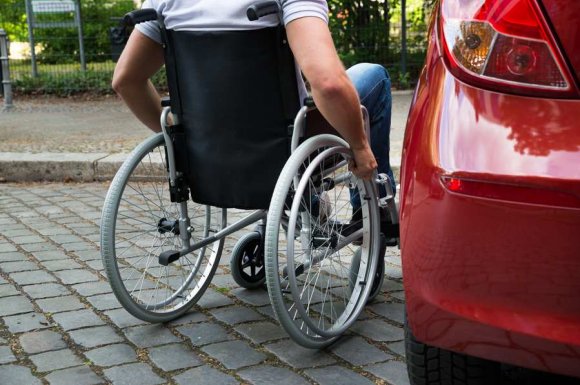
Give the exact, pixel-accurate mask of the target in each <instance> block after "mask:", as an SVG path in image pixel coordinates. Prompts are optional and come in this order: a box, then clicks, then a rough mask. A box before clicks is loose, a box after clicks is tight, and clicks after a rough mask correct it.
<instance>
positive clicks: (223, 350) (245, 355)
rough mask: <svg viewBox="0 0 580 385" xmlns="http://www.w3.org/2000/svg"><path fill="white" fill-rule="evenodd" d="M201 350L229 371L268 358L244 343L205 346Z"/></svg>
mask: <svg viewBox="0 0 580 385" xmlns="http://www.w3.org/2000/svg"><path fill="white" fill-rule="evenodd" d="M201 350H202V351H203V352H205V353H207V354H209V355H210V356H211V357H213V358H215V359H216V360H218V361H219V363H220V364H222V365H223V366H225V367H226V368H227V369H239V368H242V367H244V366H250V365H256V364H259V363H260V362H262V361H264V360H265V359H266V358H267V356H266V355H265V354H263V353H260V352H258V351H256V350H254V349H253V348H252V347H251V346H250V345H248V344H247V343H246V342H244V341H226V342H220V343H217V344H213V345H208V346H205V347H203V348H201Z"/></svg>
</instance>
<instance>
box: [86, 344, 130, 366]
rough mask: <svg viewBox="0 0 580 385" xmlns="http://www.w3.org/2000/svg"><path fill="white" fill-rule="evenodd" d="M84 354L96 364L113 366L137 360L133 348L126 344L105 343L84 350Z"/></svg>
mask: <svg viewBox="0 0 580 385" xmlns="http://www.w3.org/2000/svg"><path fill="white" fill-rule="evenodd" d="M85 356H86V357H87V358H88V359H89V360H90V361H91V362H92V363H93V364H95V365H97V366H105V367H106V366H114V365H121V364H126V363H129V362H135V361H137V355H136V354H135V351H134V350H133V348H132V347H131V346H129V345H126V344H114V345H107V346H103V347H101V348H96V349H92V350H89V351H88V352H85Z"/></svg>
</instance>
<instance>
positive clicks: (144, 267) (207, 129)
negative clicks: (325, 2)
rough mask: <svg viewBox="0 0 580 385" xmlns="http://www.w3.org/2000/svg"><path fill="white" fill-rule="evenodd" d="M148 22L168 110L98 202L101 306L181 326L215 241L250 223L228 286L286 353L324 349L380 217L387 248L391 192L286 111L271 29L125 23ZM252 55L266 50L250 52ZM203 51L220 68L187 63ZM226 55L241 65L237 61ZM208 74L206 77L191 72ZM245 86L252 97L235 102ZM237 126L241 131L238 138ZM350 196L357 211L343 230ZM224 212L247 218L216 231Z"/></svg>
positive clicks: (289, 78)
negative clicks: (264, 309)
mask: <svg viewBox="0 0 580 385" xmlns="http://www.w3.org/2000/svg"><path fill="white" fill-rule="evenodd" d="M277 12H279V6H278V3H277V2H275V1H267V2H264V3H260V4H257V5H255V6H252V7H250V9H248V17H249V18H250V19H259V18H261V17H264V16H267V15H270V14H273V13H277ZM150 20H158V22H159V24H160V28H161V32H162V37H163V41H164V49H165V63H166V71H167V77H168V85H169V94H170V98H169V99H164V100H163V102H162V104H163V106H164V108H163V113H162V116H161V124H162V128H163V132H162V133H158V134H155V135H153V136H151V137H149V138H148V139H146V140H145V141H144V142H142V143H141V144H140V145H139V146H138V147H137V148H135V149H134V150H133V152H132V153H131V154H130V155H129V157H128V158H127V159H126V161H125V162H124V163H123V164H122V166H121V167H120V169H119V170H118V172H117V174H116V175H115V177H114V179H113V181H112V182H111V185H110V188H109V191H108V193H107V196H106V199H105V203H104V206H103V211H102V219H101V254H102V259H103V264H104V267H105V270H106V273H107V276H108V279H109V282H110V285H111V287H112V289H113V292H114V294H115V295H116V297H117V299H118V300H119V302H120V303H121V304H122V306H123V307H124V308H125V309H126V310H127V311H128V312H129V313H131V314H132V315H133V316H135V317H137V318H139V319H141V320H145V321H147V322H167V321H170V320H173V319H175V318H177V317H179V316H181V315H183V314H184V313H186V312H187V311H188V310H189V309H191V308H192V306H194V305H195V304H196V302H197V301H198V300H199V299H200V298H201V296H202V295H203V293H204V291H205V290H206V289H207V288H208V286H209V285H210V283H211V280H212V277H213V276H214V273H215V271H216V269H217V267H218V264H219V261H220V257H221V253H222V251H223V247H224V239H225V237H226V236H228V235H231V234H232V233H234V232H236V231H239V230H240V229H243V228H244V227H246V226H248V225H252V224H254V223H255V224H256V225H255V230H254V231H252V232H250V233H248V234H246V235H244V236H242V237H241V238H240V239H239V241H238V242H237V244H236V245H235V246H234V248H233V250H232V257H231V262H230V269H231V273H232V276H233V278H234V280H235V281H236V282H237V283H238V284H239V285H240V286H242V287H245V288H248V289H254V288H258V287H262V286H263V285H264V284H265V285H266V287H267V290H268V294H269V298H270V301H271V304H272V306H273V310H274V313H275V316H276V318H277V319H278V321H279V322H280V324H281V326H282V327H283V328H284V329H285V330H286V331H287V333H288V334H289V335H290V337H291V338H292V339H293V340H294V341H295V342H297V343H298V344H300V345H302V346H304V347H307V348H313V349H317V348H322V347H325V346H327V345H329V344H331V343H332V342H334V341H335V340H336V339H338V338H339V337H340V335H341V334H343V333H344V332H345V331H346V330H347V329H348V328H349V327H350V326H351V325H352V324H353V323H354V321H355V320H356V319H357V317H358V316H359V314H360V312H361V311H362V309H363V307H364V306H365V304H366V303H367V301H368V300H369V298H373V297H374V296H376V295H377V294H378V293H379V291H380V285H381V284H382V279H383V276H384V263H383V260H382V258H383V255H384V252H385V247H386V243H385V234H382V233H381V230H380V220H381V216H383V219H384V217H385V216H386V217H387V218H388V219H389V222H390V229H391V233H390V234H387V235H388V236H389V237H390V238H396V239H398V213H397V207H396V204H395V199H394V191H393V188H392V187H391V186H392V185H391V181H390V180H389V178H388V176H386V175H382V174H381V175H376V176H375V178H374V180H372V181H365V180H360V179H357V178H356V177H355V176H354V175H353V174H352V173H351V172H349V170H348V162H349V160H350V159H351V152H350V150H349V147H348V144H347V143H346V142H345V141H344V140H343V139H342V138H341V137H340V136H339V135H338V134H337V133H336V132H335V131H334V130H333V129H332V127H330V126H329V125H328V124H327V123H325V122H324V121H323V119H322V118H321V115H320V114H319V113H318V112H317V110H316V107H315V105H314V103H313V102H312V99H310V98H306V100H305V101H304V103H303V105H300V103H299V101H300V99H299V94H298V91H297V90H298V87H297V84H296V81H297V80H296V79H297V76H296V71H295V66H294V59H293V56H292V54H291V51H290V49H289V47H288V44H287V41H286V37H285V31H284V28H283V27H282V26H280V25H279V26H278V27H272V28H268V31H262V30H257V31H251V32H247V33H243V32H242V33H229V32H228V33H226V34H225V35H223V34H220V33H210V34H209V36H208V34H207V33H201V34H196V33H195V32H183V31H180V32H176V31H171V30H166V29H165V27H164V26H163V20H160V19H159V18H158V15H157V13H156V12H155V11H154V10H151V9H142V10H138V11H133V12H131V13H129V14H127V15H126V16H125V22H126V23H127V24H133V25H134V24H136V23H139V22H144V21H150ZM247 34H250V35H251V36H249V38H246V37H244V36H245V35H247ZM224 36H225V37H224ZM216 39H218V40H216ZM228 39H229V40H230V42H229V43H228V42H227V41H228ZM240 39H241V40H240ZM263 39H264V41H267V42H266V43H264V41H262V40H263ZM223 41H226V42H225V43H223ZM216 42H217V43H216ZM222 44H226V47H224V46H223V45H222ZM228 44H229V46H227V45H228ZM252 44H254V45H256V50H255V51H253V48H252V47H251V46H252ZM263 44H272V47H273V48H272V50H266V51H268V52H266V53H264V49H263ZM246 45H247V46H246ZM214 48H215V51H214V53H215V54H216V55H218V56H219V55H221V54H218V53H217V52H222V53H223V52H227V55H226V56H227V58H226V59H225V62H224V60H222V59H215V60H214V59H212V58H209V59H208V56H211V55H188V52H203V51H200V50H204V49H209V50H212V49H214ZM224 48H226V50H224ZM238 50H239V51H240V54H241V55H242V56H247V57H249V60H238V59H239V58H237V57H236V55H237V53H235V52H234V51H238ZM231 55H234V59H232V56H231ZM264 55H265V56H264ZM191 56H197V58H196V59H192V58H191ZM214 58H215V56H214ZM192 60H193V61H192ZM195 60H197V61H199V62H197V61H195ZM216 61H217V62H218V63H217V64H216ZM216 65H217V66H218V67H219V68H220V69H221V71H219V72H220V74H219V76H213V77H212V76H211V74H210V75H208V74H207V72H205V71H206V70H208V71H209V72H210V73H211V72H214V73H215V72H216V71H215V68H212V67H215V66H216ZM211 70H213V71H211ZM245 70H248V71H250V72H249V73H235V72H236V71H245ZM232 71H233V72H234V74H233V75H232V76H229V74H230V72H232ZM256 76H257V77H258V78H257V79H256ZM224 77H225V78H227V79H224ZM192 78H193V79H192ZM212 78H213V80H212ZM208 79H209V80H208ZM232 81H241V82H246V84H245V85H242V86H233V85H232V84H231V83H230V82H232ZM212 82H214V83H215V84H214V83H212ZM224 82H225V84H224ZM248 85H251V86H252V87H253V88H252V90H253V91H251V95H250V96H248V97H244V95H245V92H248V90H247V89H244V88H245V87H247V86H248ZM254 87H255V88H256V89H254ZM214 93H217V94H216V95H214ZM276 95H282V97H281V98H279V97H277V96H276ZM208 100H209V102H208ZM216 101H218V102H217V103H216ZM239 103H241V104H242V106H240V105H239ZM216 105H217V107H216ZM256 105H257V106H258V107H257V110H256ZM248 108H249V109H252V108H254V110H250V111H248V110H247V109H248ZM362 109H363V116H364V118H365V125H366V129H367V132H368V130H369V124H368V116H367V114H366V110H364V107H362ZM231 110H235V112H234V113H231V114H230V111H231ZM170 113H171V115H172V124H170V123H169V119H168V117H169V115H170ZM240 116H241V117H243V118H244V119H243V121H244V122H245V121H246V119H247V120H249V121H250V122H249V123H248V124H247V125H246V126H244V127H241V126H240V124H242V123H240ZM264 121H266V123H263V122H264ZM311 122H318V123H317V124H314V123H312V124H311ZM320 122H322V123H320ZM242 125H243V124H242ZM222 126H223V127H222ZM272 127H274V128H275V129H272ZM220 129H222V131H219V130H220ZM234 131H235V133H234ZM232 135H233V136H236V135H238V136H237V137H236V138H233V139H232V138H231V136H232ZM246 137H249V139H246ZM208 140H209V141H210V142H211V141H214V142H215V143H214V142H211V143H207V141H208ZM240 147H242V148H241V149H240ZM248 159H250V160H251V162H250V163H248V162H246V161H247V160H248ZM280 170H281V171H280ZM379 188H382V189H384V191H385V194H384V196H383V197H379V193H378V191H379ZM353 194H359V196H360V201H361V207H360V212H358V213H357V214H358V218H359V220H358V221H357V222H352V221H351V219H352V218H353V217H354V216H355V213H353V212H352V206H351V204H350V199H351V196H352V195H353ZM381 195H383V194H381ZM227 208H240V209H250V210H252V211H250V212H249V214H247V215H246V216H245V217H244V218H243V219H240V220H238V221H236V222H235V223H232V224H229V225H228V224H227Z"/></svg>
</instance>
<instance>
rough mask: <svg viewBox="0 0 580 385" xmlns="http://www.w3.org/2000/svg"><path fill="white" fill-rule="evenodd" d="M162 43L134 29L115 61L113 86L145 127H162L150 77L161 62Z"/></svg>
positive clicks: (156, 94) (156, 98) (159, 128)
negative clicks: (117, 59)
mask: <svg viewBox="0 0 580 385" xmlns="http://www.w3.org/2000/svg"><path fill="white" fill-rule="evenodd" d="M163 62H164V58H163V48H162V47H161V45H160V44H159V43H157V42H155V41H153V40H152V39H150V38H148V37H147V36H145V35H143V34H142V33H141V32H139V30H137V29H135V30H134V31H133V32H132V33H131V36H130V37H129V41H128V42H127V45H126V46H125V49H124V50H123V53H122V54H121V57H120V58H119V61H118V62H117V66H116V67H115V72H114V74H113V83H112V87H113V89H114V90H115V92H117V94H118V95H119V96H120V97H121V98H122V99H123V100H124V101H125V103H126V104H127V106H128V107H129V109H130V110H131V111H132V112H133V114H135V116H136V117H137V118H138V119H139V120H140V121H141V122H143V123H144V124H145V125H146V126H147V127H149V128H150V129H151V130H153V131H155V132H159V131H161V124H160V121H159V118H160V116H161V98H160V97H159V94H158V93H157V91H156V90H155V87H154V86H153V84H152V83H151V81H149V78H150V77H151V76H153V75H154V74H155V73H156V72H157V71H158V70H159V69H160V68H161V66H162V65H163Z"/></svg>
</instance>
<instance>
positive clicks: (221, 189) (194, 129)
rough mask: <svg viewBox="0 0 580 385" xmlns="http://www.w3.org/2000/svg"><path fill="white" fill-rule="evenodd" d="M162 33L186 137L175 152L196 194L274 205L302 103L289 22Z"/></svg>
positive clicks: (243, 204) (201, 199) (245, 204)
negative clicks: (182, 147)
mask: <svg viewBox="0 0 580 385" xmlns="http://www.w3.org/2000/svg"><path fill="white" fill-rule="evenodd" d="M163 34H164V35H165V43H166V44H165V61H166V71H167V76H168V86H169V93H170V98H171V110H172V113H173V114H174V115H175V116H177V118H178V121H179V126H180V127H175V129H176V130H175V131H176V132H179V131H181V132H183V135H184V137H185V140H184V142H185V151H184V152H185V153H181V154H179V153H178V154H177V156H176V158H177V159H178V163H180V164H179V165H178V169H181V170H182V171H184V172H186V177H187V180H188V182H189V186H190V189H191V193H192V198H193V200H194V201H196V202H198V203H203V204H209V205H214V206H218V207H228V208H242V209H266V208H268V206H269V202H270V199H271V196H272V192H273V190H274V186H275V183H276V181H277V179H278V176H279V174H280V171H281V170H282V167H283V165H284V163H285V162H286V160H287V159H288V157H289V155H290V154H289V152H290V147H289V143H290V136H291V132H292V131H291V126H292V123H293V120H294V118H295V116H296V113H297V112H298V110H299V108H300V101H299V92H298V85H297V78H296V76H297V75H296V74H297V73H296V68H295V64H294V58H293V55H292V52H291V50H290V48H289V45H288V42H287V39H286V34H285V30H284V28H283V27H282V26H277V27H270V28H264V29H257V30H246V31H217V32H216V31H203V32H202V31H174V30H165V31H164V33H163ZM178 136H179V135H178ZM178 140H181V139H178ZM179 148H180V146H179V143H176V151H177V152H179ZM182 152H183V150H182ZM179 159H181V161H179ZM184 163H186V164H184Z"/></svg>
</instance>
